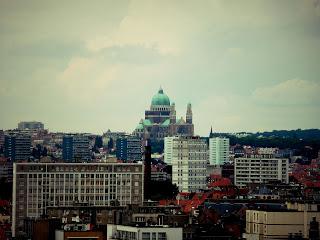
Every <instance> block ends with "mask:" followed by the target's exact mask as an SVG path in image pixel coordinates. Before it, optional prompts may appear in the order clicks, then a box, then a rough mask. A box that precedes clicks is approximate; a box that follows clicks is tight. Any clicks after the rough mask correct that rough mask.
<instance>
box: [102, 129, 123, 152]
mask: <svg viewBox="0 0 320 240" xmlns="http://www.w3.org/2000/svg"><path fill="white" fill-rule="evenodd" d="M125 136H126V133H125V132H111V130H110V129H108V131H107V132H105V133H104V134H103V135H102V142H103V146H108V144H109V142H110V141H113V145H114V146H113V147H114V148H116V143H117V140H118V138H122V137H125ZM111 139H112V140H111Z"/></svg>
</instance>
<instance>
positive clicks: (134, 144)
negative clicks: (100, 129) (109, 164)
mask: <svg viewBox="0 0 320 240" xmlns="http://www.w3.org/2000/svg"><path fill="white" fill-rule="evenodd" d="M116 144H117V151H116V156H117V159H119V160H124V161H141V160H142V141H141V139H140V138H138V137H133V136H126V137H122V138H118V139H117V142H116Z"/></svg>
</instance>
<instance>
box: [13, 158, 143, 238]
mask: <svg viewBox="0 0 320 240" xmlns="http://www.w3.org/2000/svg"><path fill="white" fill-rule="evenodd" d="M143 179H144V173H143V164H141V163H15V164H14V165H13V202H12V226H13V236H15V234H16V231H17V229H19V228H21V227H23V222H24V219H25V218H27V217H28V218H31V219H36V218H39V217H40V216H41V215H42V214H46V208H47V207H49V206H73V205H74V204H75V203H86V204H88V205H92V206H111V205H120V206H125V205H127V204H142V203H143V197H144V196H143Z"/></svg>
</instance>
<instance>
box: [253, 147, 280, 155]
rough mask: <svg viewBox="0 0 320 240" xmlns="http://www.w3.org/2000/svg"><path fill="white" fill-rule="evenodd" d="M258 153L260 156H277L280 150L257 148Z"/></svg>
mask: <svg viewBox="0 0 320 240" xmlns="http://www.w3.org/2000/svg"><path fill="white" fill-rule="evenodd" d="M256 151H257V154H259V155H276V154H277V153H278V152H279V148H271V147H270V148H268V147H265V148H257V149H256Z"/></svg>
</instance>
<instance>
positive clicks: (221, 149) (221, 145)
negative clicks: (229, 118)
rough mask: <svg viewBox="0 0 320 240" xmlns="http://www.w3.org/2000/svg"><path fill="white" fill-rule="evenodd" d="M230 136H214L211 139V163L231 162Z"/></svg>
mask: <svg viewBox="0 0 320 240" xmlns="http://www.w3.org/2000/svg"><path fill="white" fill-rule="evenodd" d="M229 147H230V142H229V138H223V137H214V138H210V139H209V162H210V165H222V164H224V163H227V162H229Z"/></svg>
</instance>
